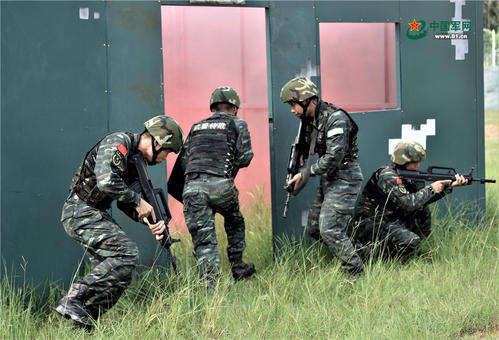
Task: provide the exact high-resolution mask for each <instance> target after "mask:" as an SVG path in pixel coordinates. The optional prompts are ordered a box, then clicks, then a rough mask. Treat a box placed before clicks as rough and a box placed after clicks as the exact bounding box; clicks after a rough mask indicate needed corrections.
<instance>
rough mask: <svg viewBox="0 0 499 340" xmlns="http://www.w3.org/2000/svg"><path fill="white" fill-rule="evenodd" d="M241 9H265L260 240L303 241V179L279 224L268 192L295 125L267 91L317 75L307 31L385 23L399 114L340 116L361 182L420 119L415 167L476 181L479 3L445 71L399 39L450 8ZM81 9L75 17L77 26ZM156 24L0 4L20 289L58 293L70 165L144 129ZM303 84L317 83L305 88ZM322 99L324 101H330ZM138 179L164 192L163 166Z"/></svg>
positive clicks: (135, 17) (6, 202) (122, 13)
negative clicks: (355, 144)
mask: <svg viewBox="0 0 499 340" xmlns="http://www.w3.org/2000/svg"><path fill="white" fill-rule="evenodd" d="M161 4H176V5H189V2H188V1H180V0H179V1H162V2H161ZM244 6H250V7H252V6H264V7H267V11H266V13H267V25H268V26H267V46H268V62H269V67H268V75H269V94H270V95H269V128H270V145H271V171H272V173H271V180H272V212H273V221H272V227H273V233H274V240H278V239H279V238H282V237H286V238H293V237H297V238H300V237H302V236H303V227H302V212H303V211H306V210H307V209H308V208H309V206H310V204H311V201H312V198H313V196H314V193H315V190H316V187H317V179H311V181H310V183H309V185H307V187H306V188H305V190H304V191H302V193H301V194H300V195H299V196H298V197H293V198H292V200H291V203H290V211H289V215H288V218H287V219H284V218H282V210H283V206H284V201H285V198H286V192H285V191H284V190H283V189H282V186H283V184H284V180H285V176H286V162H287V158H288V155H289V146H290V144H291V142H292V141H293V139H294V137H295V135H296V130H297V127H298V119H297V118H295V117H293V115H292V114H291V113H290V110H289V106H288V105H284V104H282V103H281V102H280V98H279V92H280V89H281V87H282V85H283V84H284V83H285V82H286V81H288V80H289V79H290V78H292V77H294V76H296V75H297V74H299V73H300V72H302V71H303V70H305V69H306V65H307V64H310V65H311V66H313V67H315V66H317V67H320V65H319V64H320V60H319V55H320V54H319V48H320V46H319V39H318V24H319V23H320V22H386V21H389V22H396V23H397V24H398V26H397V36H398V42H397V60H398V61H397V68H398V82H399V90H398V97H399V108H398V109H396V110H390V111H376V112H367V113H363V112H359V113H354V114H353V118H354V119H355V121H356V122H357V123H358V125H359V127H360V133H359V145H360V163H361V167H362V169H363V173H364V176H365V178H366V179H367V177H368V176H369V175H370V173H371V172H372V171H373V170H375V169H376V168H377V167H378V166H379V165H382V164H384V163H387V162H389V155H388V140H389V139H390V138H400V137H401V124H413V127H414V128H419V125H420V124H423V123H425V122H426V120H427V119H436V135H435V136H429V137H427V148H428V160H427V161H426V162H425V163H424V164H423V167H425V166H426V165H428V164H441V165H453V166H455V167H456V168H457V169H458V170H460V171H467V170H468V168H469V167H470V166H473V165H477V166H478V172H477V173H476V175H477V176H478V175H479V176H483V175H484V165H485V163H484V150H483V148H484V139H483V138H484V136H483V75H482V72H483V69H482V37H481V31H482V23H481V20H482V19H481V8H482V3H481V2H476V1H467V2H466V5H465V6H464V7H463V17H464V18H465V19H470V20H471V21H472V25H473V26H472V27H473V28H472V31H471V33H470V36H469V39H468V53H467V54H466V57H465V59H464V60H456V58H455V56H456V54H455V47H454V46H452V45H451V42H450V41H449V40H437V39H434V38H433V36H432V32H428V35H427V36H426V37H424V38H422V39H419V40H412V39H409V38H408V37H407V35H406V31H407V28H408V27H409V26H408V23H409V22H411V21H412V20H413V19H417V20H425V21H426V22H427V23H429V22H431V21H434V20H435V21H440V20H451V17H452V16H454V10H455V9H454V3H451V2H450V1H438V2H428V1H425V2H421V1H383V2H380V1H376V2H374V1H363V2H359V1H247V2H246V4H245V5H244ZM81 8H83V9H87V10H86V11H88V19H85V18H80V15H79V13H80V9H81ZM96 13H98V14H96ZM160 15H161V14H160V2H152V1H135V2H122V1H119V2H118V1H104V2H95V1H78V2H76V1H75V2H73V1H57V2H37V1H33V2H24V1H19V2H17V1H2V2H1V16H2V23H1V29H2V42H1V44H2V51H1V53H2V60H1V66H2V73H1V81H2V89H1V91H2V93H1V95H2V103H1V108H2V116H1V132H2V135H1V175H2V176H1V187H2V188H1V189H2V190H1V209H2V211H1V226H0V228H1V229H0V233H1V234H0V237H1V241H0V246H1V254H2V260H3V261H5V263H6V265H7V268H8V269H9V270H11V269H14V270H15V271H16V273H17V274H21V273H22V270H21V265H23V263H24V261H26V262H27V273H26V277H27V278H28V279H29V280H30V281H31V280H32V281H34V282H36V283H40V282H43V280H45V279H47V278H54V279H57V280H59V282H61V281H62V282H64V283H65V284H67V283H68V282H69V280H70V277H71V274H72V273H74V271H75V269H76V265H77V263H78V260H79V259H80V258H81V256H82V250H81V247H80V246H79V245H78V244H77V243H76V242H74V241H73V240H71V239H70V238H69V237H68V236H67V235H66V234H65V233H64V231H63V228H62V225H61V223H60V222H59V215H60V210H61V207H62V204H63V201H64V199H65V197H66V195H67V188H68V186H69V183H70V180H71V177H72V174H73V173H74V171H75V170H76V168H77V167H78V165H79V163H80V162H81V158H82V156H83V155H84V153H85V152H86V151H87V150H88V149H89V148H90V147H91V146H92V145H94V143H95V142H96V141H97V140H98V139H99V138H100V137H102V136H103V135H104V134H105V133H107V132H109V131H117V130H122V131H132V132H140V131H141V130H142V123H143V122H144V121H145V120H146V119H147V118H149V117H150V116H152V115H156V114H162V113H163V97H162V79H161V77H162V54H161V18H160ZM345 39H348V37H345ZM339 48H341V46H339ZM316 74H317V75H320V72H319V69H318V68H317V70H316ZM312 79H313V80H314V81H316V82H317V83H318V84H319V85H320V77H319V76H313V77H312ZM324 99H325V100H327V101H330V102H333V103H334V102H335V98H334V96H333V98H324ZM175 114H178V113H175ZM151 174H152V177H153V181H154V183H155V185H157V186H163V188H164V189H166V188H165V185H166V178H165V167H164V166H159V167H155V168H152V169H151ZM484 194H485V192H484V187H483V186H481V185H473V186H471V187H466V188H462V189H460V190H456V192H455V193H454V194H453V195H452V196H451V200H452V201H454V200H460V201H462V200H467V201H479V203H480V207H481V208H482V209H483V207H484V204H483V197H484ZM113 216H114V217H115V218H116V219H117V221H118V222H119V223H121V224H123V225H124V228H125V230H126V231H127V233H129V234H130V236H131V237H132V238H133V239H134V240H135V241H136V242H137V243H138V245H139V248H140V251H141V260H142V263H144V264H151V263H152V262H153V261H154V259H155V256H154V253H155V251H156V249H157V245H156V242H155V241H154V240H153V238H152V236H151V235H150V232H149V231H148V230H147V229H146V228H145V227H144V226H142V225H138V224H135V223H132V222H130V221H129V220H128V219H127V218H126V217H124V215H123V214H121V212H118V211H116V209H113ZM160 262H161V263H164V262H165V259H164V258H162V259H160ZM2 270H3V267H2Z"/></svg>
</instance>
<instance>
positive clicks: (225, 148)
mask: <svg viewBox="0 0 499 340" xmlns="http://www.w3.org/2000/svg"><path fill="white" fill-rule="evenodd" d="M236 141H237V129H236V124H235V122H234V117H233V116H230V115H228V114H223V113H220V112H215V113H214V114H213V115H212V116H211V117H210V118H207V119H204V120H202V121H200V122H199V123H196V124H194V125H193V126H192V129H191V132H190V133H189V150H188V154H189V158H188V160H187V164H186V167H185V174H186V175H187V174H191V173H205V174H211V175H215V176H220V177H231V175H232V171H233V169H234V157H235V155H236Z"/></svg>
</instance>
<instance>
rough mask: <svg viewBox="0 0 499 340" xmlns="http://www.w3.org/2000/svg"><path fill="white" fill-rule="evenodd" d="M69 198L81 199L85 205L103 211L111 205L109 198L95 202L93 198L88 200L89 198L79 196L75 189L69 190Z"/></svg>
mask: <svg viewBox="0 0 499 340" xmlns="http://www.w3.org/2000/svg"><path fill="white" fill-rule="evenodd" d="M69 199H72V200H75V201H81V202H82V203H85V204H86V205H88V206H90V207H92V208H95V209H99V210H100V211H104V212H105V211H106V210H108V209H109V208H110V207H111V202H112V201H111V200H109V199H104V200H101V201H98V202H95V201H94V200H89V199H86V200H85V199H83V198H81V196H80V195H78V193H77V192H75V191H71V193H70V194H69Z"/></svg>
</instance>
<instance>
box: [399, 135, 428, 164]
mask: <svg viewBox="0 0 499 340" xmlns="http://www.w3.org/2000/svg"><path fill="white" fill-rule="evenodd" d="M425 159H426V153H425V151H424V149H423V146H422V145H421V144H419V143H418V142H411V141H401V142H399V143H398V144H397V145H396V146H395V149H393V153H392V162H393V163H395V164H398V165H404V164H406V163H410V162H421V161H424V160H425Z"/></svg>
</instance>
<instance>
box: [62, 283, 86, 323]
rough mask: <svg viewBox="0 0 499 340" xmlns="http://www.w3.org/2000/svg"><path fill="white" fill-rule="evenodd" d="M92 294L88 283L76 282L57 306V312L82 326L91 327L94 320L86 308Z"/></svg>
mask: <svg viewBox="0 0 499 340" xmlns="http://www.w3.org/2000/svg"><path fill="white" fill-rule="evenodd" d="M89 296H90V290H89V288H88V286H87V285H85V284H82V283H74V284H73V285H72V286H71V288H70V289H69V291H68V294H67V295H66V296H64V297H63V298H62V299H61V300H59V303H58V304H57V306H56V307H55V310H56V312H57V313H59V314H61V315H62V316H63V317H65V318H66V319H71V320H73V322H74V323H75V324H76V325H77V326H80V327H85V328H86V329H91V328H92V327H93V325H94V320H93V319H92V317H91V316H90V314H89V313H88V311H87V309H86V308H85V301H86V300H87V299H88V297H89Z"/></svg>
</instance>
